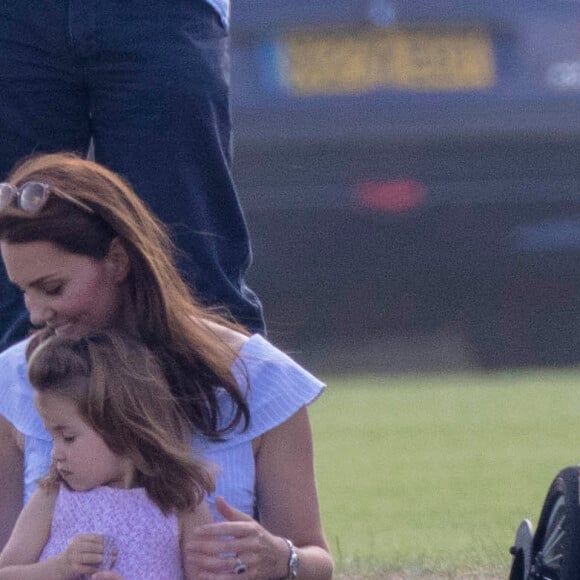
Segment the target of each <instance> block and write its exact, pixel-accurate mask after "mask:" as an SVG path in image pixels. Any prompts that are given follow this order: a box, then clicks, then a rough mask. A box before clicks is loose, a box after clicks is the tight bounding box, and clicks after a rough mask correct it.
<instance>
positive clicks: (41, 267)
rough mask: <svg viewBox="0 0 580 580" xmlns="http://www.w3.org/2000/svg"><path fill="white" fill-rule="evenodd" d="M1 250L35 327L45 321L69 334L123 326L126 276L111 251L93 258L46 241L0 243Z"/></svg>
mask: <svg viewBox="0 0 580 580" xmlns="http://www.w3.org/2000/svg"><path fill="white" fill-rule="evenodd" d="M0 248H1V250H2V259H3V260H4V264H5V266H6V270H7V272H8V276H9V278H10V280H11V281H12V282H13V283H14V284H16V285H17V286H18V287H19V288H20V289H21V290H22V291H23V292H24V301H25V303H26V308H27V309H28V311H29V313H30V321H31V322H32V324H33V325H35V326H44V325H48V326H49V327H51V328H53V329H54V331H55V332H56V334H58V335H63V336H67V337H72V338H74V337H77V338H78V337H81V336H84V335H86V334H88V333H90V332H94V331H98V330H104V329H109V328H117V327H119V326H121V325H122V322H120V321H122V320H123V319H124V317H123V316H121V313H122V296H123V291H122V282H123V281H124V279H125V274H121V273H120V271H119V264H118V260H116V259H115V258H114V257H113V256H112V254H113V253H112V252H111V251H110V252H109V255H107V256H105V257H104V258H103V259H101V260H97V259H94V258H90V257H88V256H82V255H78V254H71V253H69V252H66V251H65V250H63V249H61V248H59V247H58V246H57V245H55V244H53V243H52V242H47V241H37V242H26V243H19V244H16V243H10V242H6V241H3V242H1V243H0Z"/></svg>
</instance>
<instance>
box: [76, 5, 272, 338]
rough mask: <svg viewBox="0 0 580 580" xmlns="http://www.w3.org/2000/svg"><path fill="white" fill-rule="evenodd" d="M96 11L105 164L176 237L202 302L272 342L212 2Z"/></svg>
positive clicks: (94, 89) (100, 151) (97, 120)
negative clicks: (239, 188)
mask: <svg viewBox="0 0 580 580" xmlns="http://www.w3.org/2000/svg"><path fill="white" fill-rule="evenodd" d="M95 7H96V11H97V12H96V15H95V17H94V22H96V26H97V28H96V34H95V37H94V39H95V41H96V47H97V48H96V52H95V56H94V58H93V59H88V60H87V75H88V76H87V78H88V80H89V86H90V94H91V99H92V103H91V107H92V108H91V111H92V116H93V123H94V142H95V159H96V160H97V161H99V162H101V163H103V164H104V165H106V166H108V167H110V168H111V169H113V170H115V171H117V172H119V173H120V174H122V175H123V176H125V177H126V178H127V179H128V180H129V182H130V183H131V184H132V185H133V186H134V188H135V190H136V191H137V193H138V194H139V195H140V196H141V197H142V198H143V199H144V200H145V201H146V203H147V204H148V205H149V206H150V207H151V208H152V209H153V210H154V211H155V212H156V213H157V215H158V216H159V217H160V218H161V219H162V220H163V221H164V222H166V223H167V224H169V226H170V227H172V229H173V232H174V234H175V240H176V243H177V246H178V247H179V249H180V250H181V251H182V252H183V259H182V261H181V263H180V267H181V269H182V271H183V273H184V275H185V276H186V278H187V279H188V280H189V281H190V282H191V283H192V284H193V287H194V289H195V291H196V293H197V295H198V296H199V297H200V299H201V300H202V302H204V303H206V304H210V305H217V306H222V305H223V306H225V307H226V308H227V309H228V310H229V312H230V313H231V314H232V315H233V316H234V317H235V318H236V319H237V320H239V321H240V322H242V323H243V324H244V325H246V326H247V327H248V328H250V329H251V330H253V331H256V332H264V322H263V317H262V311H261V305H260V302H259V300H258V298H257V297H256V296H255V294H254V293H253V292H252V291H251V290H249V289H248V288H247V286H246V285H245V283H244V273H245V271H246V269H247V267H248V266H249V264H250V250H249V241H248V233H247V229H246V224H245V222H244V218H243V215H242V210H241V208H240V204H239V201H238V198H237V194H236V191H235V188H234V185H233V182H232V177H231V173H230V162H231V151H230V149H231V142H230V140H231V127H230V112H229V96H228V91H229V86H228V76H229V61H228V37H227V31H225V30H224V29H223V27H222V25H221V23H220V20H219V18H218V16H217V14H216V13H215V12H214V11H213V10H212V9H211V8H210V7H209V6H208V5H207V4H206V3H205V2H203V1H202V0H187V1H182V0H177V1H176V0H148V1H143V0H139V1H137V0H107V1H101V2H98V3H96V4H95ZM89 20H91V19H90V18H87V22H88V21H89Z"/></svg>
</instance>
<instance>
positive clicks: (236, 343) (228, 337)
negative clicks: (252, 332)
mask: <svg viewBox="0 0 580 580" xmlns="http://www.w3.org/2000/svg"><path fill="white" fill-rule="evenodd" d="M203 324H204V325H205V326H206V327H207V328H208V329H209V330H211V332H213V333H214V334H215V335H216V336H217V338H219V339H220V340H222V341H223V342H224V343H225V344H227V345H228V347H229V348H231V349H232V351H233V352H234V353H235V354H236V355H238V354H239V352H240V350H241V349H242V347H243V346H244V344H245V343H246V342H247V341H248V340H249V338H250V337H249V336H248V335H246V334H243V333H242V332H238V331H237V330H234V329H233V328H230V327H228V326H224V325H222V324H218V323H217V322H214V321H212V320H204V321H203Z"/></svg>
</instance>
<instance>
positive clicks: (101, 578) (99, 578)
mask: <svg viewBox="0 0 580 580" xmlns="http://www.w3.org/2000/svg"><path fill="white" fill-rule="evenodd" d="M91 580H123V576H119V574H117V573H116V572H111V571H110V570H107V571H106V572H96V573H95V574H93V575H92V576H91Z"/></svg>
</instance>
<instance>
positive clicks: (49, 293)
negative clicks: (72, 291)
mask: <svg viewBox="0 0 580 580" xmlns="http://www.w3.org/2000/svg"><path fill="white" fill-rule="evenodd" d="M61 290H62V286H55V287H53V288H45V290H44V293H45V294H46V295H47V296H57V295H58V294H60V292H61Z"/></svg>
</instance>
